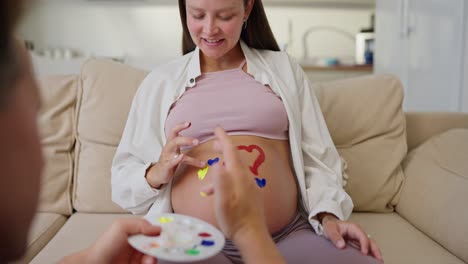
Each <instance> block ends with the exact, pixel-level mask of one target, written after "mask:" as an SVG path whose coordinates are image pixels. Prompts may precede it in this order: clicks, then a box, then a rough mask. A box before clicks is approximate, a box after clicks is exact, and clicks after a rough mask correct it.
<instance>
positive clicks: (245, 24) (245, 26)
mask: <svg viewBox="0 0 468 264" xmlns="http://www.w3.org/2000/svg"><path fill="white" fill-rule="evenodd" d="M242 27H243V28H244V29H246V28H247V19H246V20H244V24H243V25H242Z"/></svg>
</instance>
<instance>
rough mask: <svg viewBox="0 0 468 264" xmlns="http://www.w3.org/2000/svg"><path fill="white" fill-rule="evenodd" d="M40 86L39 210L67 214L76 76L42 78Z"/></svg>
mask: <svg viewBox="0 0 468 264" xmlns="http://www.w3.org/2000/svg"><path fill="white" fill-rule="evenodd" d="M39 87H40V94H41V100H42V107H41V109H40V111H39V121H38V125H39V133H40V137H41V143H42V146H43V153H44V160H45V168H44V171H43V173H42V190H47V191H42V192H41V195H40V206H39V211H42V212H54V213H58V214H63V215H70V214H71V213H72V205H71V194H70V193H71V181H72V172H73V157H72V148H73V146H74V143H75V139H74V135H73V117H74V116H73V115H74V107H75V102H76V92H77V76H73V75H57V76H47V77H42V78H41V79H40V80H39Z"/></svg>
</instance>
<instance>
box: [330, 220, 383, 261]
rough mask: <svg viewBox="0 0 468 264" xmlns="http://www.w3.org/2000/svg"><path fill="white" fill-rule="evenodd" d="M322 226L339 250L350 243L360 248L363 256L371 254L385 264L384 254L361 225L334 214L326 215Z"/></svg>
mask: <svg viewBox="0 0 468 264" xmlns="http://www.w3.org/2000/svg"><path fill="white" fill-rule="evenodd" d="M322 226H323V229H324V234H325V237H327V238H328V239H330V240H331V241H332V242H333V244H335V246H336V247H337V248H340V249H342V248H344V247H345V245H346V243H348V244H350V245H353V246H357V247H358V248H360V250H361V253H362V254H364V255H368V254H371V255H372V256H373V257H375V258H376V259H377V260H379V261H381V262H382V263H383V258H382V253H381V252H380V249H379V248H378V247H377V244H376V243H375V241H374V240H372V239H370V238H369V237H368V236H367V235H366V233H365V232H364V230H363V229H362V228H361V227H360V226H359V225H357V224H354V223H350V222H346V221H341V220H339V219H338V218H336V216H334V215H332V214H325V216H324V217H323V218H322ZM345 239H346V241H347V242H345Z"/></svg>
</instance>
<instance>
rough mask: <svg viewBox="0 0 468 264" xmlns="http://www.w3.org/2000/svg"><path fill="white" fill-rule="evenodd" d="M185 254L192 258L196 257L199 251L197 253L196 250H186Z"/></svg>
mask: <svg viewBox="0 0 468 264" xmlns="http://www.w3.org/2000/svg"><path fill="white" fill-rule="evenodd" d="M185 254H187V255H192V256H196V255H198V254H200V251H198V250H196V249H194V248H192V249H187V250H186V251H185Z"/></svg>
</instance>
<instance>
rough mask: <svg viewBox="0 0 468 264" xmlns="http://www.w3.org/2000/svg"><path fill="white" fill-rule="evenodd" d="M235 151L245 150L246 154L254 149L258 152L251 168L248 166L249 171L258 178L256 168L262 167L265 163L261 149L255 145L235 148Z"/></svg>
mask: <svg viewBox="0 0 468 264" xmlns="http://www.w3.org/2000/svg"><path fill="white" fill-rule="evenodd" d="M237 149H239V150H245V151H247V152H249V153H250V152H252V151H253V150H254V149H255V150H257V151H258V157H257V159H256V160H255V161H254V164H253V165H252V166H249V169H250V171H251V172H252V173H253V174H254V175H256V176H258V167H260V165H262V163H263V162H264V161H265V152H263V149H262V148H261V147H259V146H257V145H250V146H243V145H241V146H237Z"/></svg>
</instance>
